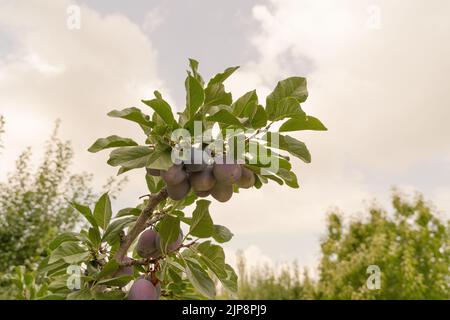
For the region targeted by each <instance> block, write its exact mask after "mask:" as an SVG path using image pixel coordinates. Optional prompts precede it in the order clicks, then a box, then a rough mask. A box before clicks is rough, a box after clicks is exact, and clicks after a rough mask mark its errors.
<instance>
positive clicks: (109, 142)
mask: <svg viewBox="0 0 450 320" xmlns="http://www.w3.org/2000/svg"><path fill="white" fill-rule="evenodd" d="M137 145H138V144H137V143H136V142H135V141H133V140H132V139H129V138H122V137H119V136H116V135H114V136H109V137H107V138H101V139H98V140H97V141H95V143H94V144H93V145H92V146H91V147H90V148H89V149H88V151H89V152H92V153H95V152H99V151H101V150H104V149H109V148H116V147H129V146H137Z"/></svg>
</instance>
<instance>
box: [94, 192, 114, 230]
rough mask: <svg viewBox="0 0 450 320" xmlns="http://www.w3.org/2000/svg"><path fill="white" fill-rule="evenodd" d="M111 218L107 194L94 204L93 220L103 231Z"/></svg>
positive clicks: (109, 201)
mask: <svg viewBox="0 0 450 320" xmlns="http://www.w3.org/2000/svg"><path fill="white" fill-rule="evenodd" d="M111 216H112V210H111V200H110V199H109V195H108V193H105V194H103V195H102V196H101V197H100V199H99V200H98V201H97V203H96V204H95V208H94V218H95V221H97V224H98V225H99V226H100V227H101V228H102V229H103V230H105V229H106V228H107V227H108V224H109V221H111Z"/></svg>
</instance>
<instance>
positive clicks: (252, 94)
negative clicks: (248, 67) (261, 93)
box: [231, 90, 258, 117]
mask: <svg viewBox="0 0 450 320" xmlns="http://www.w3.org/2000/svg"><path fill="white" fill-rule="evenodd" d="M249 105H252V106H256V105H258V96H257V95H256V90H252V91H249V92H247V93H246V94H244V95H243V96H242V97H240V98H238V99H237V100H236V101H235V102H234V103H233V104H232V106H231V107H232V112H233V114H234V115H235V116H237V117H240V116H241V115H242V113H243V112H244V110H245V109H247V108H248V107H249Z"/></svg>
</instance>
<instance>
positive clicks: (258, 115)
mask: <svg viewBox="0 0 450 320" xmlns="http://www.w3.org/2000/svg"><path fill="white" fill-rule="evenodd" d="M251 124H252V127H253V128H254V129H259V128H262V127H264V126H266V124H267V114H266V110H264V108H263V106H261V105H258V106H257V107H256V112H255V114H254V116H253V118H252V120H251Z"/></svg>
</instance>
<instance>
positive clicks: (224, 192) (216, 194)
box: [211, 182, 233, 202]
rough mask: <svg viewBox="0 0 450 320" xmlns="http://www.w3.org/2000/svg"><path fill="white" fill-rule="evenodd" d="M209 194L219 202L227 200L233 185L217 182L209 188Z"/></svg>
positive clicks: (231, 193)
mask: <svg viewBox="0 0 450 320" xmlns="http://www.w3.org/2000/svg"><path fill="white" fill-rule="evenodd" d="M211 195H212V196H213V198H214V199H216V200H217V201H219V202H227V201H228V200H230V199H231V197H232V196H233V185H231V184H226V183H220V182H217V183H216V184H215V186H214V187H213V188H212V189H211Z"/></svg>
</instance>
